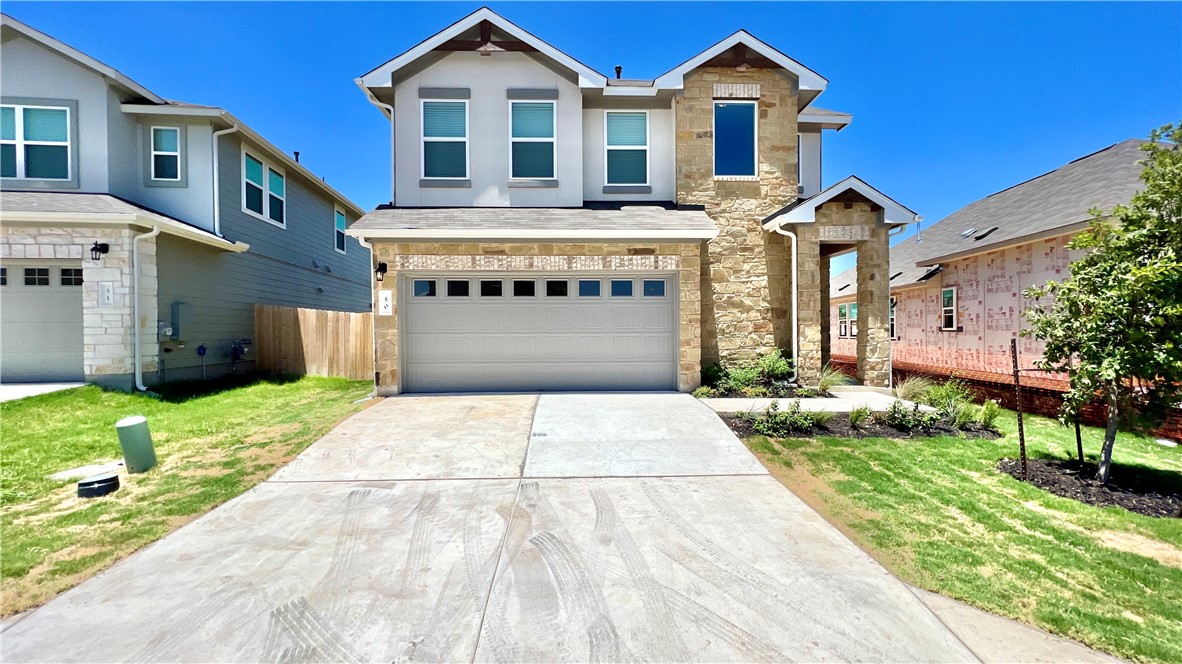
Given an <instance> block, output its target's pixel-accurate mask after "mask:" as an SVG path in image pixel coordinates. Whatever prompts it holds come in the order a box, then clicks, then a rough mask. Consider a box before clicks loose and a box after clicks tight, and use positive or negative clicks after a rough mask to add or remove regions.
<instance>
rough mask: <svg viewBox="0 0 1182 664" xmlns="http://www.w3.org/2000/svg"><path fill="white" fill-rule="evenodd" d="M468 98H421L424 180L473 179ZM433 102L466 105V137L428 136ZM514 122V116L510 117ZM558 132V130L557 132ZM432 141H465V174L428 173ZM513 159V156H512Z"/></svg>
mask: <svg viewBox="0 0 1182 664" xmlns="http://www.w3.org/2000/svg"><path fill="white" fill-rule="evenodd" d="M469 101H470V100H468V99H436V98H432V99H420V100H419V177H420V178H422V179H423V180H444V181H449V182H464V181H470V180H471V179H472V140H471V139H472V106H471V104H469V103H468V102H469ZM431 102H448V103H453V104H454V103H460V104H463V105H464V137H463V138H456V137H454V136H427V122H426V120H427V104H428V103H431ZM509 121H510V122H512V121H513V120H512V117H510V120H509ZM555 133H557V132H555ZM428 141H431V142H432V143H458V142H460V141H463V143H464V176H463V177H439V176H434V175H432V176H428V175H427V142H428ZM510 159H512V157H510Z"/></svg>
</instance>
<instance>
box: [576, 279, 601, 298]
mask: <svg viewBox="0 0 1182 664" xmlns="http://www.w3.org/2000/svg"><path fill="white" fill-rule="evenodd" d="M599 286H600V284H599V280H598V279H580V280H579V297H599Z"/></svg>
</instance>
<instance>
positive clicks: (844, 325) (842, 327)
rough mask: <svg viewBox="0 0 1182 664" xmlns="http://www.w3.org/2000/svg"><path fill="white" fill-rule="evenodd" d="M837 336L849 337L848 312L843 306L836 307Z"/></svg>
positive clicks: (846, 307)
mask: <svg viewBox="0 0 1182 664" xmlns="http://www.w3.org/2000/svg"><path fill="white" fill-rule="evenodd" d="M837 336H838V338H845V337H848V336H850V310H849V307H848V306H846V305H844V304H839V305H837Z"/></svg>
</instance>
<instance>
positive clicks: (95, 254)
mask: <svg viewBox="0 0 1182 664" xmlns="http://www.w3.org/2000/svg"><path fill="white" fill-rule="evenodd" d="M110 250H111V245H109V244H107V243H106V242H95V243H94V246H93V247H91V248H90V260H92V261H97V260H101V259H102V257H103V254H105V253H107V252H108V251H110Z"/></svg>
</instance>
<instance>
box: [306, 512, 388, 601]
mask: <svg viewBox="0 0 1182 664" xmlns="http://www.w3.org/2000/svg"><path fill="white" fill-rule="evenodd" d="M371 493H373V489H353V490H352V491H350V492H349V494H348V495H347V496H346V497H345V507H344V510H342V513H341V527H340V529H338V530H337V541H336V544H335V545H334V547H333V552H332V559H331V562H330V563H329V566H328V571H327V572H325V574H324V576H323V577H322V578H321V580H320V582H319V583H317V584H316V587H315V588H314V589H313V590H312V594H313V596H316V597H319V596H320V594H321V589H323V590H324V591H325V592H326V593H327V594H328V601H327V602H326V606H325V609H324V613H325V615H329V616H339V615H340V612H341V610H342V608H343V606H344V604H345V603H346V601H347V600H348V599H349V592H348V584H349V578H350V577H351V576H352V575H353V573H354V569H353V568H354V565H355V563H356V560H357V551H358V550H359V549H360V548H361V538H360V537H359V536H358V535H359V534H360V533H361V525H362V522H363V521H364V517H365V511H364V507H365V503H366V502H367V501H368V499H369V496H370V494H371Z"/></svg>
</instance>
